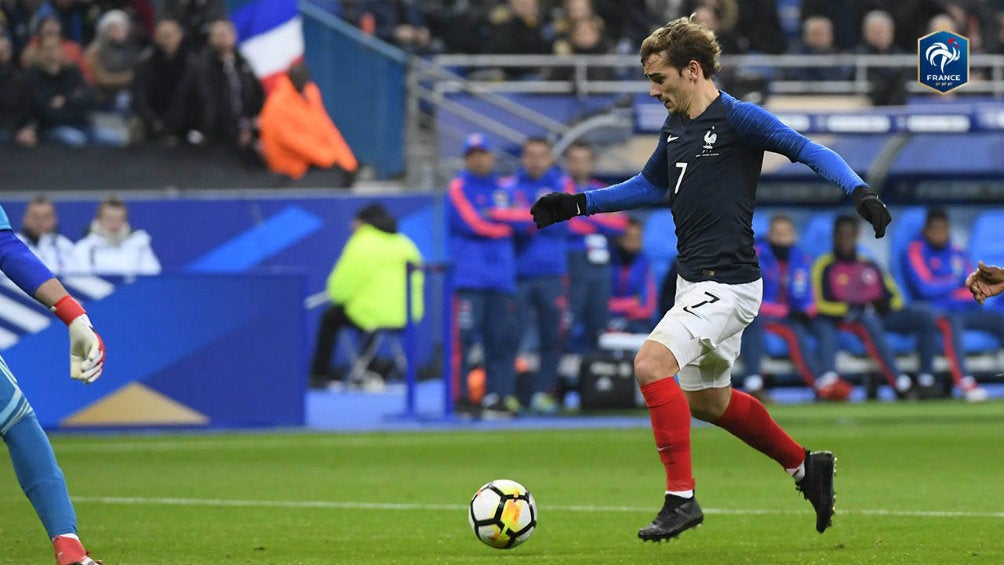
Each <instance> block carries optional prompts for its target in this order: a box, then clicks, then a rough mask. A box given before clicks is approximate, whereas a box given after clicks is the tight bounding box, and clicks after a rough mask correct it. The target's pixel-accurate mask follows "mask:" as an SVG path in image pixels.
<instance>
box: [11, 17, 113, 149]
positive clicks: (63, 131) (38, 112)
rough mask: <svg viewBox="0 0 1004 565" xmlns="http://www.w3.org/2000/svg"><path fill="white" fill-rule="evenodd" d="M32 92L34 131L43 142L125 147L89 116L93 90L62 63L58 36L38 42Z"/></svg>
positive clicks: (75, 70) (30, 71)
mask: <svg viewBox="0 0 1004 565" xmlns="http://www.w3.org/2000/svg"><path fill="white" fill-rule="evenodd" d="M26 75H27V84H28V86H29V91H30V92H31V96H32V100H31V106H30V118H31V126H30V127H31V128H32V129H33V130H35V131H36V132H37V133H40V134H41V137H42V139H43V140H46V141H55V142H57V143H62V144H64V145H68V146H70V147H84V146H86V145H87V144H89V143H97V144H100V145H123V144H124V143H125V140H124V139H123V138H122V136H121V135H119V134H117V133H115V132H111V131H106V130H104V129H101V128H95V127H93V125H92V124H91V118H90V113H91V109H92V108H93V105H94V99H93V97H92V96H91V91H90V89H89V88H88V87H87V84H86V83H85V82H84V77H83V75H81V74H80V70H79V69H78V68H77V67H76V66H75V65H72V64H68V63H66V62H65V61H64V60H63V52H62V48H61V45H60V40H59V38H58V37H54V36H46V37H43V38H41V40H40V42H39V52H38V63H37V64H36V65H35V66H33V67H32V68H30V69H28V71H27V73H26Z"/></svg>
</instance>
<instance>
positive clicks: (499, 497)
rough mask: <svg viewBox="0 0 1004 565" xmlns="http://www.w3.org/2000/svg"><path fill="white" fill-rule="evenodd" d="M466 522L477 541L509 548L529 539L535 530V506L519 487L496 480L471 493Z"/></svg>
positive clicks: (523, 488)
mask: <svg viewBox="0 0 1004 565" xmlns="http://www.w3.org/2000/svg"><path fill="white" fill-rule="evenodd" d="M467 519H468V520H469V521H470V523H471V529H473V530H474V535H475V536H477V537H478V539H479V540H481V541H482V542H484V543H485V544H486V545H490V546H492V547H494V548H496V549H509V548H512V547H516V546H517V545H519V544H521V543H523V542H525V541H526V540H528V539H530V534H532V533H533V530H534V528H536V527H537V503H536V502H534V501H533V495H532V494H530V491H528V490H526V487H524V486H523V485H521V484H519V483H517V482H516V481H510V480H509V479H496V480H494V481H492V482H490V483H488V484H486V485H484V486H482V487H481V488H479V489H478V492H476V493H474V498H472V499H471V507H470V510H469V511H468V513H467Z"/></svg>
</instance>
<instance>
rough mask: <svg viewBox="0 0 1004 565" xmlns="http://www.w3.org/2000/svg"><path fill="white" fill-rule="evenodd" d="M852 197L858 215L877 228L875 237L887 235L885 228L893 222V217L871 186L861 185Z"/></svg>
mask: <svg viewBox="0 0 1004 565" xmlns="http://www.w3.org/2000/svg"><path fill="white" fill-rule="evenodd" d="M851 197H852V198H854V207H855V208H857V209H858V214H859V215H860V216H861V217H862V218H864V219H865V221H867V222H868V223H869V224H871V225H872V227H873V228H875V237H882V236H883V235H885V227H886V226H888V225H889V222H891V221H892V216H890V215H889V209H888V208H886V207H885V204H883V203H882V201H881V200H879V197H878V195H877V194H875V191H874V190H872V189H871V187H869V186H866V185H861V186H859V187H857V188H855V189H854V192H852V193H851Z"/></svg>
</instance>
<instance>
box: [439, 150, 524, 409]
mask: <svg viewBox="0 0 1004 565" xmlns="http://www.w3.org/2000/svg"><path fill="white" fill-rule="evenodd" d="M464 165H465V168H464V170H463V171H461V172H460V173H459V174H458V175H457V176H456V178H454V179H453V180H452V181H450V186H449V189H448V191H447V195H446V218H447V226H448V237H449V246H450V253H451V256H452V257H453V261H454V264H455V265H456V267H455V274H454V286H455V288H456V291H457V292H456V316H457V326H458V330H459V332H458V333H459V340H460V344H459V345H460V348H459V351H458V354H459V356H460V366H459V370H458V371H457V372H455V373H454V374H457V375H459V376H460V386H459V398H458V399H457V410H458V412H459V413H468V414H470V413H477V412H479V409H478V407H477V406H475V405H474V404H473V403H472V402H471V398H470V394H469V391H468V389H467V379H466V376H467V374H468V372H469V371H470V367H469V365H468V356H469V353H470V350H471V347H472V346H473V345H474V342H475V339H476V338H477V337H478V336H480V337H481V343H482V347H483V350H484V367H485V377H486V384H485V389H486V394H485V397H484V401H483V404H484V406H485V408H486V409H491V411H492V412H498V413H500V414H505V413H507V412H511V410H507V409H506V408H505V400H506V398H507V397H511V398H512V399H515V387H516V375H515V368H514V366H515V360H516V348H517V346H518V343H519V342H518V337H517V332H516V323H515V320H516V258H515V250H514V247H513V226H512V225H510V224H508V223H506V222H505V221H504V220H503V219H502V217H501V216H499V215H498V214H495V213H496V212H498V211H499V210H500V209H503V210H504V209H508V208H510V206H509V201H508V198H509V197H508V192H507V191H506V190H504V189H503V188H502V187H501V185H500V184H499V179H498V177H497V176H496V175H495V174H494V173H493V172H492V170H493V168H494V166H495V157H494V155H493V154H492V153H491V149H490V147H489V146H488V143H487V142H486V140H485V139H484V137H483V136H482V135H481V134H471V135H469V136H468V137H467V139H466V141H465V143H464ZM451 362H453V360H451Z"/></svg>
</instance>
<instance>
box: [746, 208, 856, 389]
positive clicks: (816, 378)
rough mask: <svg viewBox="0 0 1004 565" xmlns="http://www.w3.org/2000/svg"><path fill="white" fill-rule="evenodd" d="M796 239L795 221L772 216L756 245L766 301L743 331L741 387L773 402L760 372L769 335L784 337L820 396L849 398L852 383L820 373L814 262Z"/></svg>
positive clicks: (803, 374) (798, 366) (803, 375)
mask: <svg viewBox="0 0 1004 565" xmlns="http://www.w3.org/2000/svg"><path fill="white" fill-rule="evenodd" d="M796 240H797V236H796V234H795V224H794V222H792V221H791V218H789V217H787V216H783V215H778V216H774V217H773V218H771V220H770V228H769V229H768V231H767V237H766V239H758V240H757V242H756V252H757V259H758V261H759V262H760V270H761V271H762V273H763V301H762V302H761V303H760V311H759V313H758V314H757V317H756V318H754V320H753V321H752V322H751V323H750V325H748V326H746V331H744V332H743V338H742V344H741V348H740V352H739V354H740V356H741V357H742V358H743V373H742V374H741V375H740V377H741V378H742V384H743V388H745V389H746V391H747V392H749V393H750V394H752V395H754V396H757V397H758V398H760V399H761V401H762V400H763V399H764V398H769V396H768V393H767V391H766V389H765V387H764V380H763V375H762V372H761V360H762V358H763V356H764V340H765V339H766V333H768V332H769V333H772V334H775V335H778V336H780V337H781V338H782V339H784V341H785V342H786V344H787V346H788V356H789V357H790V358H791V360H792V362H793V363H794V365H795V369H796V370H797V371H798V374H799V376H800V377H801V378H802V380H803V381H804V382H805V384H806V386H808V387H809V388H810V389H811V390H813V391H814V393H815V395H816V396H817V397H818V398H822V399H824V400H847V398H848V396H849V395H850V393H851V390H852V387H851V385H850V383H848V382H847V381H845V380H843V379H841V378H840V377H839V376H837V373H835V372H833V371H828V372H827V373H826V374H820V372H819V363H818V362H817V359H816V354H815V352H814V351H813V350H812V349H810V348H809V345H808V340H807V339H806V338H807V336H808V335H809V334H810V333H813V334H817V333H819V327H818V326H819V323H820V322H818V321H817V320H816V318H815V315H816V307H815V304H813V298H812V286H811V284H810V282H811V277H810V269H811V267H812V262H811V259H810V258H809V256H808V255H806V254H805V253H804V252H803V251H802V250H801V249H799V247H798V246H797V245H796ZM823 331H825V329H824V330H823Z"/></svg>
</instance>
